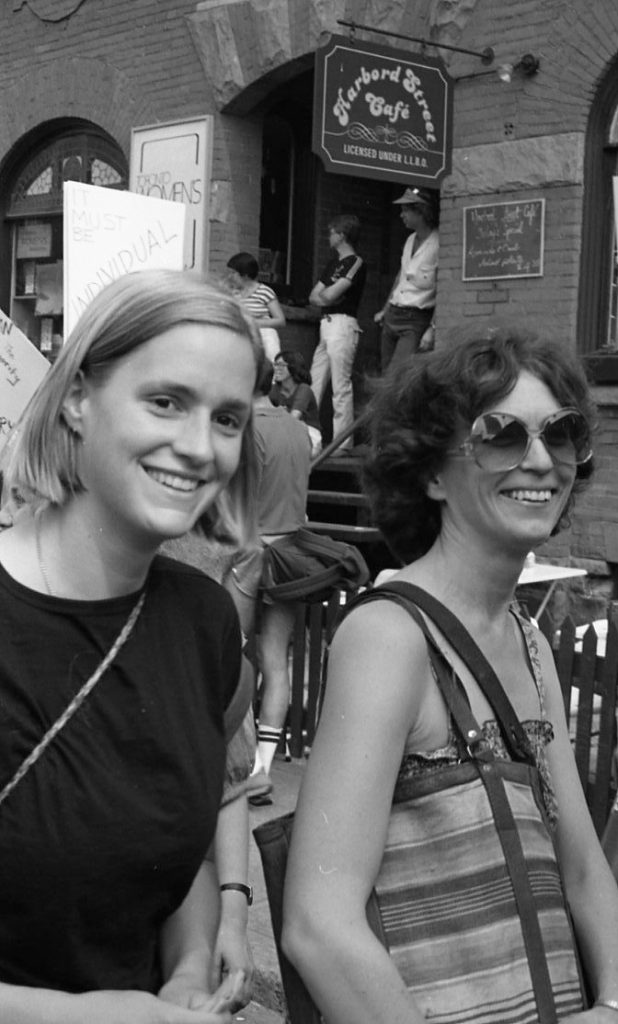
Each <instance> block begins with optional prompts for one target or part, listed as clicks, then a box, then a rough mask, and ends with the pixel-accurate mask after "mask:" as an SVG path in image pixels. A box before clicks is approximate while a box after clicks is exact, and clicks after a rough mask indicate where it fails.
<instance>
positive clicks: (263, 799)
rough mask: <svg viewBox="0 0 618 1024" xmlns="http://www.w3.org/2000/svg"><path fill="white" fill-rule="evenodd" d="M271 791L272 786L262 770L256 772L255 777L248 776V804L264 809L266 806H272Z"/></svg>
mask: <svg viewBox="0 0 618 1024" xmlns="http://www.w3.org/2000/svg"><path fill="white" fill-rule="evenodd" d="M272 791H273V784H272V782H271V780H270V779H269V777H268V775H267V774H266V772H265V771H264V769H263V768H260V770H259V772H256V773H255V775H250V776H249V778H248V779H247V797H248V799H249V803H250V804H253V806H254V807H264V806H265V805H267V804H272V802H273V800H272V797H271V795H270V794H271V793H272Z"/></svg>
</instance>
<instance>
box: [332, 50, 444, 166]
mask: <svg viewBox="0 0 618 1024" xmlns="http://www.w3.org/2000/svg"><path fill="white" fill-rule="evenodd" d="M452 84H453V80H452V79H451V78H450V77H449V75H448V73H447V72H446V70H445V67H444V64H443V63H442V61H441V60H439V59H434V58H430V57H419V58H416V59H414V60H410V59H409V56H408V54H407V53H405V52H402V51H400V50H392V49H390V48H386V47H379V46H371V47H369V46H368V45H367V44H364V43H359V44H358V45H352V44H351V43H350V42H349V41H348V40H347V39H344V38H343V37H338V36H333V37H332V38H331V40H330V42H329V43H328V44H327V46H325V47H323V48H322V49H321V50H318V52H317V53H316V69H315V92H314V112H313V151H314V153H317V155H318V156H319V157H321V159H322V161H323V163H324V166H325V168H326V169H327V170H329V171H333V172H335V173H337V174H350V175H358V176H361V177H367V178H378V179H385V180H392V181H398V182H404V181H407V182H409V183H410V184H416V185H419V184H424V185H430V186H432V185H433V186H437V185H438V184H439V182H440V181H441V180H442V178H443V177H444V176H445V175H446V174H448V173H449V171H450V163H451V147H452Z"/></svg>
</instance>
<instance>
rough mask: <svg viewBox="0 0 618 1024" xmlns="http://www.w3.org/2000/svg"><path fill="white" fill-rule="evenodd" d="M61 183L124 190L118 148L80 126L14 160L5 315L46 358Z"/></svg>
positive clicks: (57, 270)
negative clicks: (7, 306) (8, 283)
mask: <svg viewBox="0 0 618 1024" xmlns="http://www.w3.org/2000/svg"><path fill="white" fill-rule="evenodd" d="M65 181H80V182H84V183H85V184H88V185H100V186H103V187H105V188H117V189H126V188H127V182H128V168H127V165H126V161H125V158H124V155H123V153H122V150H121V149H120V148H119V147H118V146H117V145H116V144H115V143H114V142H113V141H112V140H111V139H109V138H108V137H107V136H106V135H104V134H103V133H99V132H97V131H95V130H88V129H84V128H83V127H81V126H80V127H79V128H77V127H76V128H74V129H73V130H68V131H66V130H65V131H64V132H63V133H62V134H58V135H56V136H55V137H53V138H52V139H51V140H50V138H49V135H48V136H47V138H46V139H45V141H42V142H41V143H40V144H39V145H38V146H37V147H32V146H29V147H28V154H27V156H26V157H24V158H23V159H22V161H21V162H17V163H14V164H13V173H12V174H11V177H10V179H9V180H8V182H7V185H8V187H7V189H6V192H5V195H6V196H7V202H6V207H5V209H4V217H5V218H6V220H5V224H6V225H8V243H9V245H10V253H11V260H10V266H11V280H10V291H9V316H10V317H11V319H12V320H13V321H14V323H15V324H16V325H17V327H19V329H20V330H21V331H23V332H24V334H26V335H27V336H28V337H29V338H30V340H31V341H32V342H34V344H35V345H37V347H38V348H40V350H41V351H42V352H44V353H45V354H46V355H47V356H48V357H49V358H51V359H53V358H54V357H55V355H56V353H57V351H58V348H59V347H60V345H61V344H62V321H63V317H62V301H63V300H62V259H63V233H62V204H63V184H64V182H65ZM6 234H7V233H6V232H5V235H6Z"/></svg>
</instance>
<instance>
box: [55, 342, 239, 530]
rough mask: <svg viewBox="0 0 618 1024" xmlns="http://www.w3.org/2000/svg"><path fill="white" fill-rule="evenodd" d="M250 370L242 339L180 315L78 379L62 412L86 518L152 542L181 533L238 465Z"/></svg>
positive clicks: (187, 528)
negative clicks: (91, 377) (73, 443)
mask: <svg viewBox="0 0 618 1024" xmlns="http://www.w3.org/2000/svg"><path fill="white" fill-rule="evenodd" d="M255 373H256V368H255V361H254V357H253V352H252V349H251V345H250V343H249V341H248V339H246V338H244V337H242V336H241V335H239V334H236V333H234V332H233V331H231V330H228V329H227V328H221V327H212V326H208V325H203V324H194V323H184V324H179V325H177V326H176V327H173V328H171V329H170V330H168V331H165V332H164V333H163V334H160V335H158V336H157V337H155V338H153V339H151V340H150V341H148V342H146V343H145V344H144V345H141V346H140V347H138V348H137V349H134V350H133V351H132V352H131V353H130V354H129V355H127V356H125V357H124V358H122V359H120V360H119V361H118V362H117V363H116V364H115V365H114V367H113V368H112V370H111V372H110V374H109V376H108V377H107V379H106V380H105V382H104V383H102V384H99V385H95V384H93V383H92V382H90V381H88V380H83V379H80V380H78V381H77V382H76V384H75V386H74V388H73V391H72V393H71V395H70V396H69V398H68V399H67V402H66V404H65V417H66V419H67V422H68V423H69V425H70V426H71V428H72V429H74V430H75V431H76V432H77V433H78V434H79V435H80V436H81V444H80V445H79V472H80V476H81V479H82V480H83V483H84V485H85V488H86V490H85V492H84V493H83V494H80V495H79V496H78V497H77V498H76V499H75V500H78V501H79V502H80V503H81V506H82V509H81V510H82V513H83V514H85V515H86V516H87V517H88V518H89V520H90V522H91V523H92V524H93V526H94V527H95V528H97V529H104V530H108V531H113V535H115V536H117V537H118V540H119V541H120V542H122V540H123V538H124V539H125V540H127V541H128V542H129V543H131V544H132V545H135V546H138V547H140V548H152V549H156V548H157V547H158V546H159V544H160V543H161V542H162V541H163V540H165V539H166V538H168V537H178V536H181V535H182V534H184V533H186V532H187V530H189V529H190V528H191V527H192V526H193V524H194V523H195V521H196V520H197V518H198V517H199V516H200V515H202V513H203V512H205V511H206V509H207V508H208V507H209V506H210V505H211V504H212V502H213V501H214V500H215V498H216V497H217V495H218V494H219V493H220V492H221V490H222V489H223V488H224V487H225V486H226V485H227V484H228V483H229V481H230V479H231V478H232V476H233V475H234V473H235V472H236V469H237V468H238V463H239V459H240V451H241V442H242V434H243V430H244V428H245V426H246V425H247V423H248V421H249V418H250V415H251V404H252V394H253V388H254V383H255Z"/></svg>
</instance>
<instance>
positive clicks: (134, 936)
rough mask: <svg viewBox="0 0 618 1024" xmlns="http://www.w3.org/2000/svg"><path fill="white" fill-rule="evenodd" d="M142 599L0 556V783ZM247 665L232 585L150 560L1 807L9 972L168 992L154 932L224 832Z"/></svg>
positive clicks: (0, 879) (1, 884) (75, 985)
mask: <svg viewBox="0 0 618 1024" xmlns="http://www.w3.org/2000/svg"><path fill="white" fill-rule="evenodd" d="M135 601H136V595H128V596H126V597H122V598H114V599H111V600H105V601H96V602H92V601H73V600H65V599H60V598H54V597H49V596H47V595H44V594H38V593H36V592H34V591H31V590H29V589H28V588H26V587H24V586H22V585H21V584H19V583H17V582H16V581H15V580H13V579H12V578H11V577H10V576H8V574H7V573H6V572H5V571H4V569H2V568H1V567H0V786H4V785H5V783H6V782H7V781H8V780H9V779H10V778H11V777H12V775H13V774H14V772H15V770H16V769H17V767H18V766H19V764H20V763H21V761H22V760H23V758H24V757H25V756H26V755H27V754H29V753H30V751H31V749H32V748H33V747H34V746H35V745H36V744H37V743H38V742H39V740H40V739H41V738H42V736H43V735H44V733H45V732H46V731H47V729H48V728H49V727H50V725H52V724H53V722H54V721H55V720H56V719H57V717H58V716H59V715H60V714H61V712H62V711H63V710H64V709H65V707H66V705H67V704H68V703H69V701H70V699H71V698H72V697H73V696H74V695H75V693H76V692H77V691H78V690H79V689H80V687H81V686H82V685H83V683H84V682H85V681H86V680H87V679H88V678H89V676H90V675H91V674H92V672H93V671H94V670H95V669H96V667H97V666H98V664H99V663H100V661H101V660H102V658H103V657H104V655H105V654H106V653H107V651H108V650H109V648H110V646H111V645H112V643H113V641H114V640H115V638H116V636H117V635H118V633H119V632H120V630H121V628H122V626H123V625H124V623H125V621H126V619H127V617H128V615H129V613H130V611H131V609H132V608H133V606H134V604H135ZM239 664H240V632H239V626H238V619H237V616H236V613H235V611H234V608H233V606H232V603H231V599H230V598H229V595H228V594H227V593H226V592H225V591H224V590H223V588H221V587H220V586H219V585H218V584H217V583H214V582H213V581H212V580H210V579H208V578H207V577H206V576H204V575H203V574H202V573H200V572H198V571H197V570H195V569H192V568H190V567H189V566H185V565H181V564H180V563H178V562H175V561H173V560H171V559H167V558H162V557H160V556H159V557H157V558H156V559H155V561H154V563H153V566H152V569H151V571H150V574H149V579H148V584H147V589H146V601H145V604H144V607H143V609H142V612H141V615H140V618H139V619H138V621H137V623H136V625H135V628H134V630H133V633H132V634H131V636H130V637H129V639H128V640H127V642H126V644H125V646H124V647H123V648H122V650H121V651H120V652H119V654H118V656H117V659H116V660H115V661H114V663H113V664H112V666H111V667H110V668H109V670H108V671H107V672H106V673H105V675H104V676H103V677H102V678H101V680H100V681H99V683H98V684H97V686H96V687H95V689H94V690H93V692H92V693H91V694H90V695H89V696H88V697H87V699H86V701H85V703H84V704H83V706H82V707H81V708H80V709H79V710H78V711H77V712H76V714H75V715H74V717H73V718H72V719H71V720H70V722H69V723H68V724H67V725H66V727H65V728H64V729H63V730H62V731H61V732H60V733H59V735H58V736H57V737H56V739H54V741H53V742H52V744H51V745H50V747H49V748H48V749H47V750H46V751H45V752H44V753H43V755H42V757H41V759H40V761H39V762H38V763H37V764H36V765H35V766H34V767H33V768H32V769H31V770H30V771H29V772H28V774H27V775H26V776H25V777H24V778H23V779H22V781H21V782H20V783H19V785H18V786H17V787H16V788H15V790H14V791H13V792H12V793H11V794H10V795H9V796H8V798H7V800H6V802H5V803H4V804H3V805H2V806H0V908H1V910H0V980H1V981H4V982H10V983H14V984H19V985H31V986H39V987H48V988H57V989H64V990H66V991H73V992H78V991H85V990H89V989H101V988H110V989H125V988H135V989H142V990H147V991H153V992H154V991H156V990H157V989H158V987H159V985H160V982H161V978H160V973H159V964H158V954H157V938H158V932H159V929H160V927H161V924H162V923H163V921H164V920H165V919H166V918H167V917H168V916H169V915H170V914H171V913H172V912H173V911H174V910H175V909H177V907H178V906H179V905H180V903H181V902H182V900H183V899H184V897H185V895H186V893H187V891H188V889H189V887H190V885H191V882H192V880H193V878H194V877H195V873H196V871H197V870H198V868H199V865H200V863H201V861H202V859H203V857H204V854H205V852H206V850H207V848H208V846H209V845H210V843H211V841H212V838H213V835H214V830H215V825H216V818H217V811H218V807H219V801H220V797H221V788H222V780H223V768H224V760H225V746H224V740H223V710H224V708H225V706H227V704H228V703H229V700H230V699H231V696H232V694H233V692H234V689H235V686H236V683H237V680H238V673H239Z"/></svg>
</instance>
